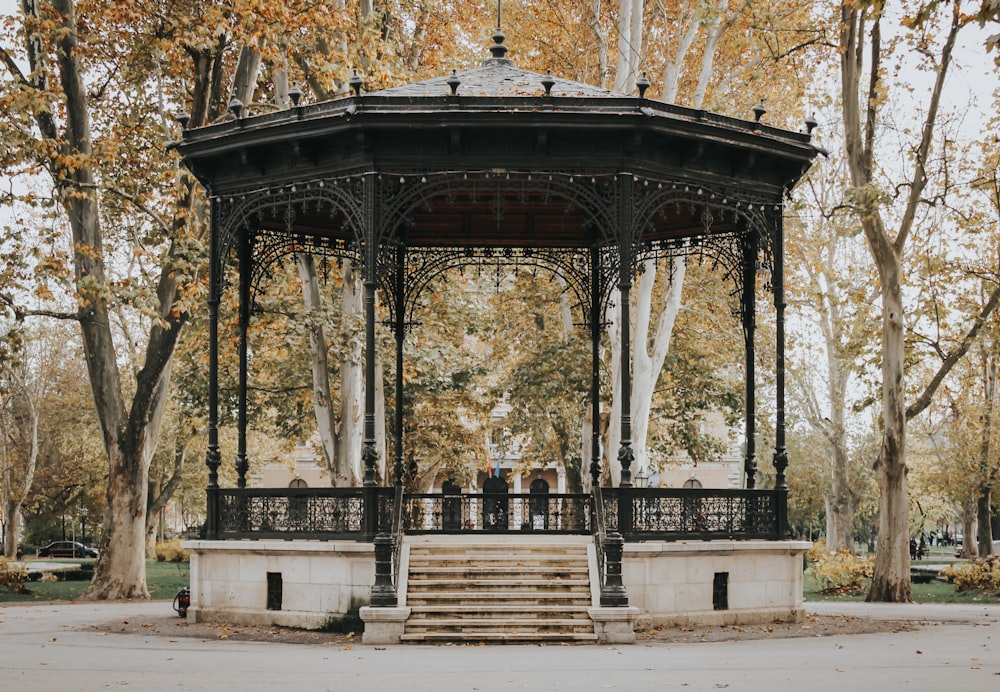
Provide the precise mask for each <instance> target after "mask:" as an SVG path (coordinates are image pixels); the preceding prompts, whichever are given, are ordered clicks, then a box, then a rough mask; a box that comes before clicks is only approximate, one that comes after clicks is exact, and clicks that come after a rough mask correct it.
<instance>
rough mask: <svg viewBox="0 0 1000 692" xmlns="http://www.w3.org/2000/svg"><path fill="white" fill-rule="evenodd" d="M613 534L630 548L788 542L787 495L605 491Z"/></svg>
mask: <svg viewBox="0 0 1000 692" xmlns="http://www.w3.org/2000/svg"><path fill="white" fill-rule="evenodd" d="M603 497H604V513H605V517H606V518H607V521H608V531H618V532H619V533H621V535H622V537H623V538H624V539H625V540H626V541H628V542H634V541H644V540H661V541H675V540H684V539H687V540H713V539H720V538H730V539H736V540H746V539H753V538H757V539H780V538H785V537H786V536H785V534H786V531H785V528H784V526H783V524H784V521H783V517H784V516H785V513H784V509H785V503H786V502H787V491H781V490H740V489H734V490H706V489H697V490H695V489H680V488H626V489H622V488H605V489H604V493H603Z"/></svg>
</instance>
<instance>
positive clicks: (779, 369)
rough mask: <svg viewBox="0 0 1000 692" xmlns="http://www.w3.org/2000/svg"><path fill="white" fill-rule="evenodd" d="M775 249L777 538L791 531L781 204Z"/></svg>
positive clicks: (775, 484) (774, 238) (778, 209)
mask: <svg viewBox="0 0 1000 692" xmlns="http://www.w3.org/2000/svg"><path fill="white" fill-rule="evenodd" d="M773 214H774V229H773V236H772V238H773V240H772V242H773V250H774V272H773V277H772V282H773V291H774V308H775V367H774V371H775V376H774V389H775V398H776V401H775V417H774V471H775V476H774V490H775V494H776V497H775V502H776V506H775V513H776V516H777V521H776V526H775V533H776V536H775V537H776V538H785V536H786V535H787V533H788V483H787V482H786V480H785V469H786V468H788V448H787V447H786V446H785V251H784V242H785V238H784V229H783V227H782V221H783V218H782V211H781V207H780V206H779V207H778V208H777V209H776V210H775V211H774V212H773Z"/></svg>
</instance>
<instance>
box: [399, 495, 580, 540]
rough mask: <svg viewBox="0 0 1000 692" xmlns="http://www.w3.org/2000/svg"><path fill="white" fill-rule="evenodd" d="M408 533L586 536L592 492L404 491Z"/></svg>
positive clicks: (404, 516) (405, 524)
mask: <svg viewBox="0 0 1000 692" xmlns="http://www.w3.org/2000/svg"><path fill="white" fill-rule="evenodd" d="M403 502H404V505H403V517H402V521H403V527H404V530H405V531H406V532H407V533H411V534H417V533H574V534H580V533H582V534H589V533H591V532H592V530H593V528H592V524H591V511H590V507H591V496H590V495H585V494H568V493H548V494H540V493H535V494H532V493H524V494H500V493H498V494H494V493H477V494H467V493H464V494H461V495H450V494H442V493H422V494H408V495H406V496H405V498H404V500H403Z"/></svg>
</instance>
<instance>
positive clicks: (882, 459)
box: [866, 256, 912, 603]
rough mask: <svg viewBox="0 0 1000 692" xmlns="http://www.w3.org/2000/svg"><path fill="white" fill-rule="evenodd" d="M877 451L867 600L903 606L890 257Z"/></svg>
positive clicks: (903, 501)
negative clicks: (875, 524)
mask: <svg viewBox="0 0 1000 692" xmlns="http://www.w3.org/2000/svg"><path fill="white" fill-rule="evenodd" d="M877 260H880V261H879V262H878V263H879V267H880V268H881V269H883V271H882V275H881V278H882V423H883V426H884V429H883V432H882V448H881V450H880V452H879V458H878V461H877V462H876V468H875V472H876V477H877V479H878V486H879V491H880V497H881V502H880V505H879V510H880V512H879V534H878V535H879V542H878V550H876V552H875V576H874V578H873V579H872V585H871V589H870V590H869V592H868V597H867V599H866V600H868V601H888V602H891V603H909V602H910V601H911V600H912V596H911V592H910V545H909V543H910V541H909V519H910V502H909V494H908V491H907V485H906V474H907V469H906V406H905V402H904V396H905V387H904V383H903V358H904V346H905V342H904V335H903V304H902V290H901V287H900V283H899V274H898V272H897V271H896V268H897V267H898V266H899V265H898V263H897V262H895V261H894V260H895V257H894V256H893V257H885V256H883V257H881V258H877Z"/></svg>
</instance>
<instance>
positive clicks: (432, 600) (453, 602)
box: [406, 591, 591, 609]
mask: <svg viewBox="0 0 1000 692" xmlns="http://www.w3.org/2000/svg"><path fill="white" fill-rule="evenodd" d="M485 602H486V599H484V598H483V597H482V595H474V596H472V597H471V598H462V597H460V596H459V595H458V594H457V593H456V592H445V593H441V592H427V593H422V594H421V593H411V594H409V595H407V598H406V605H407V607H424V606H427V607H433V608H482V607H483V604H484V603H485ZM489 603H490V605H491V607H494V608H496V607H510V608H522V609H523V608H544V607H552V608H571V607H584V608H589V607H590V605H591V602H590V594H589V593H583V592H578V593H560V592H558V591H554V592H550V593H544V594H540V593H535V592H531V593H504V592H502V591H493V592H491V593H490V594H489Z"/></svg>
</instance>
